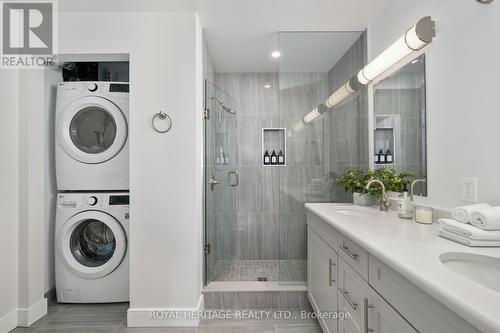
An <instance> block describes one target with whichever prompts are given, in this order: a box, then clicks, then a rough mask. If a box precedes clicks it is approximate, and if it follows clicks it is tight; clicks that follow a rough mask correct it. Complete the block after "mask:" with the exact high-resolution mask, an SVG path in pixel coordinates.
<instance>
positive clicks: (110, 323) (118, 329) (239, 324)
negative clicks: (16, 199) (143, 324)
mask: <svg viewBox="0 0 500 333" xmlns="http://www.w3.org/2000/svg"><path fill="white" fill-rule="evenodd" d="M127 309H128V304H126V303H121V304H98V305H96V304H81V305H80V304H78V305H67V304H52V305H49V311H48V314H47V315H46V316H45V317H43V318H42V319H40V320H39V321H37V322H36V323H34V324H33V325H32V326H31V327H29V328H16V329H15V330H14V331H12V332H13V333H27V332H29V333H32V332H33V333H250V332H255V333H321V328H320V327H319V325H318V324H317V322H316V321H315V320H312V319H275V318H272V319H265V320H203V321H202V322H201V324H200V326H199V327H196V328H192V327H179V328H177V327H172V328H170V327H168V328H128V327H126V318H127ZM297 317H298V314H297Z"/></svg>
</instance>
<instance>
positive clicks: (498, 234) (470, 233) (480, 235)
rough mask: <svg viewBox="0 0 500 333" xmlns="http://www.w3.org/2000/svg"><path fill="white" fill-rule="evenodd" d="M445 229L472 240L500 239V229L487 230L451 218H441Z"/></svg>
mask: <svg viewBox="0 0 500 333" xmlns="http://www.w3.org/2000/svg"><path fill="white" fill-rule="evenodd" d="M439 224H441V228H442V229H443V230H444V231H448V232H451V233H453V234H456V235H459V236H461V237H465V238H469V239H471V240H489V241H500V231H487V230H482V229H479V228H476V227H474V226H472V225H470V224H464V223H460V222H457V221H455V220H451V219H439Z"/></svg>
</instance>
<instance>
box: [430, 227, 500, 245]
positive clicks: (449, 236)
mask: <svg viewBox="0 0 500 333" xmlns="http://www.w3.org/2000/svg"><path fill="white" fill-rule="evenodd" d="M439 236H440V237H443V238H446V239H449V240H451V241H454V242H457V243H460V244H463V245H467V246H471V247H500V240H498V241H493V240H475V239H469V238H466V237H461V236H459V235H457V234H454V233H451V232H447V231H444V230H439Z"/></svg>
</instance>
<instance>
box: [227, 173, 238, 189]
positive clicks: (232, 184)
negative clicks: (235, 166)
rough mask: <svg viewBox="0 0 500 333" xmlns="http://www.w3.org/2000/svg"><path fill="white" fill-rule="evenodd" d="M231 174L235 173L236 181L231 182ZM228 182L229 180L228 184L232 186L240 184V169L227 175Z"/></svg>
mask: <svg viewBox="0 0 500 333" xmlns="http://www.w3.org/2000/svg"><path fill="white" fill-rule="evenodd" d="M231 175H234V180H235V182H234V183H231V182H230V178H231ZM226 182H227V185H229V186H231V187H236V186H238V185H239V184H240V174H239V173H238V171H236V170H233V171H229V172H228V173H227V175H226Z"/></svg>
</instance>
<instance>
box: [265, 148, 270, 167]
mask: <svg viewBox="0 0 500 333" xmlns="http://www.w3.org/2000/svg"><path fill="white" fill-rule="evenodd" d="M269 164H271V156H269V152H268V151H267V150H266V152H265V153H264V165H269Z"/></svg>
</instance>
